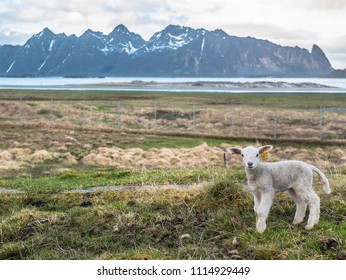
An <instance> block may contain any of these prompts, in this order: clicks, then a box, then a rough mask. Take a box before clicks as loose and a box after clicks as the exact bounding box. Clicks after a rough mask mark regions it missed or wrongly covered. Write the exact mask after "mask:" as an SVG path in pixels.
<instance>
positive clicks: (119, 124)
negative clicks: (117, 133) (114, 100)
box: [118, 101, 121, 128]
mask: <svg viewBox="0 0 346 280" xmlns="http://www.w3.org/2000/svg"><path fill="white" fill-rule="evenodd" d="M118 128H121V123H120V102H119V101H118Z"/></svg>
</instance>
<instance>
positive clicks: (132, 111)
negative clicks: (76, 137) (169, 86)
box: [0, 90, 346, 140]
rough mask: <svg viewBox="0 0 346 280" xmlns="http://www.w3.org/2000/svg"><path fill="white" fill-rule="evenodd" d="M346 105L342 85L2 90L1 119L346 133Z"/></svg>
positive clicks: (265, 134) (205, 130) (237, 133)
mask: <svg viewBox="0 0 346 280" xmlns="http://www.w3.org/2000/svg"><path fill="white" fill-rule="evenodd" d="M21 97H22V99H21V100H22V101H20V98H21ZM321 107H322V108H323V109H322V111H321V109H320V108H321ZM344 108H346V95H345V94H343V93H338V94H337V93H333V94H332V93H306V94H297V93H280V94H276V93H262V94H258V93H257V94H256V93H242V94H235V93H234V94H233V93H232V94H230V93H228V94H222V93H218V94H215V93H214V94H211V93H209V94H202V93H201V94H196V93H176V94H172V93H138V92H137V93H134V92H130V93H122V92H82V93H80V92H73V91H72V92H71V91H34V90H28V91H23V90H19V91H15V90H6V91H4V90H2V91H1V90H0V124H40V125H44V124H50V125H60V126H82V127H89V128H127V129H132V130H142V131H161V132H163V131H165V132H176V133H199V134H204V135H218V136H234V137H250V138H267V139H269V138H276V139H315V140H319V139H320V138H321V137H322V138H323V139H325V140H345V139H346V128H345V125H344V124H345V123H346V113H345V109H344ZM321 126H322V128H321Z"/></svg>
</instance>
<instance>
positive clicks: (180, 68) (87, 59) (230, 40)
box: [0, 24, 333, 77]
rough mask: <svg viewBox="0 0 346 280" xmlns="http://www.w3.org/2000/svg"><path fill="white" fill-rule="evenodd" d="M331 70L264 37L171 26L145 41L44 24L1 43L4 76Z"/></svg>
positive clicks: (320, 59)
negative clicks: (59, 30) (60, 30)
mask: <svg viewBox="0 0 346 280" xmlns="http://www.w3.org/2000/svg"><path fill="white" fill-rule="evenodd" d="M331 71H333V68H332V67H331V65H330V63H329V61H328V59H327V57H326V56H325V54H324V53H323V51H322V50H321V49H320V48H319V47H318V46H316V45H314V46H313V48H312V51H311V52H309V51H308V50H306V49H303V48H299V47H295V48H292V47H282V46H279V45H276V44H274V43H271V42H269V41H267V40H258V39H256V38H251V37H246V38H241V37H235V36H230V35H228V34H227V33H225V32H224V31H223V30H214V31H208V30H205V29H192V28H190V27H184V26H176V25H169V26H167V27H166V28H165V29H164V30H162V31H160V32H157V33H155V34H154V35H153V36H152V37H151V38H150V39H149V41H148V42H146V41H145V40H143V38H142V37H141V36H140V35H138V34H135V33H133V32H130V31H129V30H128V29H127V28H126V27H125V26H124V25H122V24H120V25H118V26H117V27H115V28H114V30H113V31H112V32H111V33H109V34H108V35H105V34H103V33H102V32H95V31H92V30H90V29H89V30H87V31H85V32H84V33H83V34H82V35H81V36H80V37H77V36H75V35H70V36H67V35H65V34H54V33H53V32H52V31H50V30H49V29H48V28H45V29H43V30H42V31H41V32H40V33H38V34H36V35H34V36H32V37H31V38H30V39H29V40H28V41H27V42H26V43H25V44H24V45H23V46H9V45H5V46H0V75H2V76H21V75H33V76H69V75H76V76H171V77H176V76H195V77H196V76H201V77H203V76H204V77H206V76H209V77H239V76H242V77H245V76H281V77H283V76H286V77H287V76H291V77H302V76H307V77H311V76H324V75H328V74H329V73H330V72H331Z"/></svg>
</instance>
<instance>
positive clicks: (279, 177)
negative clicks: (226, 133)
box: [227, 145, 331, 233]
mask: <svg viewBox="0 0 346 280" xmlns="http://www.w3.org/2000/svg"><path fill="white" fill-rule="evenodd" d="M272 149H273V146H270V145H266V146H262V147H260V148H255V147H253V146H248V147H245V148H243V149H238V148H228V149H227V152H229V153H231V154H237V155H241V156H242V157H243V163H244V167H245V172H246V177H247V181H248V185H247V188H248V189H249V190H250V192H251V193H252V195H253V197H254V210H255V213H256V229H257V231H258V232H259V233H263V232H264V231H265V229H266V227H267V226H266V220H267V217H268V214H269V210H270V207H271V205H272V202H273V198H274V195H275V193H277V192H283V191H286V190H287V191H288V194H289V195H290V196H291V198H292V199H293V200H294V202H295V204H296V213H295V216H294V220H293V224H294V225H296V224H300V223H302V222H303V219H304V216H305V212H306V208H307V206H309V218H308V222H307V225H306V226H305V229H308V230H309V229H312V228H313V227H314V226H315V225H316V224H317V223H318V221H319V217H320V198H319V197H318V195H317V194H316V193H315V192H314V190H313V187H312V181H313V172H316V173H317V174H318V175H319V176H320V177H321V179H322V182H323V190H324V191H325V192H326V193H327V194H330V193H331V188H330V185H329V181H328V179H327V178H326V176H325V175H324V174H323V173H322V171H321V170H319V169H318V168H317V167H315V166H313V165H310V164H307V163H305V162H303V161H296V160H288V161H279V162H274V163H263V162H261V161H260V158H261V157H263V156H264V155H266V154H267V153H268V152H269V151H271V150H272Z"/></svg>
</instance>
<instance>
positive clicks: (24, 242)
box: [0, 169, 346, 259]
mask: <svg viewBox="0 0 346 280" xmlns="http://www.w3.org/2000/svg"><path fill="white" fill-rule="evenodd" d="M205 180H208V181H209V182H210V183H209V185H208V186H206V187H205V188H202V189H191V190H174V189H169V190H162V191H135V192H126V191H111V192H94V193H75V192H72V193H71V192H63V190H71V189H74V188H77V189H78V188H86V187H88V186H91V185H95V184H96V185H98V184H101V183H105V184H167V183H175V184H191V183H195V182H200V181H205ZM244 181H245V175H244V172H243V171H242V170H240V171H236V172H227V173H225V172H224V171H223V170H216V169H210V170H192V171H191V170H177V171H173V170H168V171H167V170H156V171H146V172H137V171H126V170H123V171H103V172H95V173H92V172H91V173H77V172H72V173H66V174H62V175H59V176H55V177H54V176H53V177H46V178H36V179H20V180H16V181H11V180H7V181H6V180H2V181H1V185H3V184H5V186H7V187H15V186H17V187H18V188H21V189H23V190H26V191H27V192H26V193H22V194H15V195H14V194H2V195H1V196H0V205H1V222H0V258H1V259H229V258H231V256H230V255H229V251H230V250H232V249H237V250H238V251H239V254H240V255H241V257H242V258H243V259H334V258H335V257H336V254H337V253H338V252H340V251H341V250H343V249H345V241H346V240H345V237H346V232H345V228H346V222H345V219H344V218H345V216H346V207H345V206H346V205H345V200H344V199H343V197H344V196H343V195H345V190H344V189H343V188H342V186H343V184H344V183H345V181H346V179H345V176H342V175H341V174H338V176H336V177H331V181H332V184H333V185H335V191H334V194H333V195H331V196H327V195H321V201H322V205H321V209H322V211H321V221H320V223H319V224H318V225H317V226H316V227H315V228H314V229H313V230H312V231H306V230H305V229H304V227H303V226H293V225H291V222H292V220H293V216H294V211H295V208H294V203H293V202H292V201H291V200H290V199H289V198H288V196H287V195H284V194H281V195H278V196H277V197H276V199H275V202H274V204H273V207H272V210H271V212H270V215H269V219H268V229H267V231H266V232H265V233H264V234H263V235H260V234H258V233H257V232H256V231H255V215H254V213H253V210H252V207H253V206H252V203H253V202H252V197H251V195H250V194H248V193H247V192H245V191H244V190H243V189H242V188H241V184H242V183H244ZM43 187H45V191H42V188H43ZM183 234H189V236H190V237H189V238H186V239H181V238H180V237H181V236H182V235H183ZM235 237H237V238H239V240H240V244H239V245H238V246H235V245H233V244H232V240H233V239H234V238H235ZM326 237H327V238H332V239H334V240H336V242H337V244H338V247H337V248H335V249H333V248H325V246H324V245H323V243H322V241H321V240H322V239H323V238H326Z"/></svg>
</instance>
